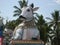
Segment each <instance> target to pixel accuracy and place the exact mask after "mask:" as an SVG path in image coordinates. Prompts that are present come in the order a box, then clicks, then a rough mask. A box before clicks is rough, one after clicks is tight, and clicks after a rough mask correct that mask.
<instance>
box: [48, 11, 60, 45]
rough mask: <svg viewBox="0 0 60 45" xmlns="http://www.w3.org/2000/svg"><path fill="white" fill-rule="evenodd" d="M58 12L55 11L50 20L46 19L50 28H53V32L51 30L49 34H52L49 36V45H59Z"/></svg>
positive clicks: (59, 23)
mask: <svg viewBox="0 0 60 45" xmlns="http://www.w3.org/2000/svg"><path fill="white" fill-rule="evenodd" d="M59 17H60V16H59V11H55V12H54V13H52V19H51V18H47V19H50V20H51V21H50V26H52V27H53V30H51V33H50V34H53V35H51V36H50V39H51V45H60V43H59V40H60V38H59V37H60V35H59V33H60V29H59V27H60V22H59V20H60V19H59Z"/></svg>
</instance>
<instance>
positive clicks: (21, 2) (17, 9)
mask: <svg viewBox="0 0 60 45" xmlns="http://www.w3.org/2000/svg"><path fill="white" fill-rule="evenodd" d="M18 3H19V6H20V7H17V6H14V8H15V9H16V10H15V11H14V13H15V14H14V15H13V16H19V15H20V14H21V8H22V7H23V6H27V4H28V1H26V0H21V1H18Z"/></svg>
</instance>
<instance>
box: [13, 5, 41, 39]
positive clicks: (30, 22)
mask: <svg viewBox="0 0 60 45" xmlns="http://www.w3.org/2000/svg"><path fill="white" fill-rule="evenodd" d="M37 9H38V7H35V8H34V5H33V4H31V5H30V6H24V7H23V8H22V13H21V15H20V17H19V18H20V19H21V20H23V22H22V23H20V24H19V25H18V26H17V27H16V28H15V30H14V32H13V36H12V39H14V40H19V39H20V40H32V39H40V35H39V31H38V29H37V27H36V25H35V21H34V16H33V12H34V11H36V10H37Z"/></svg>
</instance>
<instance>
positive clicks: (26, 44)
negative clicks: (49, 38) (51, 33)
mask: <svg viewBox="0 0 60 45" xmlns="http://www.w3.org/2000/svg"><path fill="white" fill-rule="evenodd" d="M43 44H44V42H43V41H41V40H12V45H43Z"/></svg>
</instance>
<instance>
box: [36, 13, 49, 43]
mask: <svg viewBox="0 0 60 45" xmlns="http://www.w3.org/2000/svg"><path fill="white" fill-rule="evenodd" d="M36 20H37V22H36V25H37V28H38V30H39V32H40V39H41V40H43V41H44V44H46V42H47V41H48V32H49V30H50V28H49V26H48V24H47V23H46V21H45V20H44V19H43V16H42V15H41V16H39V15H38V14H37V18H36Z"/></svg>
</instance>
